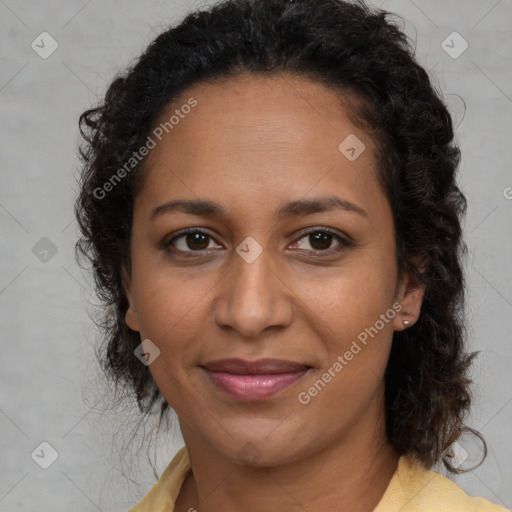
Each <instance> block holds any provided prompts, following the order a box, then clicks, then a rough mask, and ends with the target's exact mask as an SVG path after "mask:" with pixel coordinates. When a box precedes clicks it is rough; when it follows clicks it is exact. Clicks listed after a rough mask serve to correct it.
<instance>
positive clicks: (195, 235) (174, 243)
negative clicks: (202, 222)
mask: <svg viewBox="0 0 512 512" xmlns="http://www.w3.org/2000/svg"><path fill="white" fill-rule="evenodd" d="M212 240H213V238H212V237H211V236H210V235H208V234H207V233H204V232H203V231H199V230H198V229H191V230H190V231H184V232H182V233H181V234H179V235H177V236H175V237H174V238H172V239H171V240H170V241H169V243H168V244H167V245H169V246H171V247H172V248H173V249H175V250H176V251H182V252H188V253H190V252H199V251H204V250H206V249H208V248H209V247H210V243H211V242H212Z"/></svg>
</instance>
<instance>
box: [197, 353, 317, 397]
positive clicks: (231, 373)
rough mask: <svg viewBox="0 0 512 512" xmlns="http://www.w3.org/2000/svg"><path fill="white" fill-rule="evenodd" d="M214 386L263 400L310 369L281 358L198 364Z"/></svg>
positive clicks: (235, 393)
mask: <svg viewBox="0 0 512 512" xmlns="http://www.w3.org/2000/svg"><path fill="white" fill-rule="evenodd" d="M200 367H201V368H202V370H203V371H204V372H205V373H206V375H207V376H208V378H209V379H210V381H211V382H212V383H213V384H214V385H215V387H216V388H217V389H219V390H220V391H222V392H223V393H225V394H226V395H228V396H229V397H231V398H234V399H237V400H247V401H255V400H263V399H265V398H269V397H271V396H274V395H276V394H277V393H279V392H282V391H284V390H285V389H288V388H290V387H291V386H293V385H294V384H295V383H296V382H297V381H299V380H300V379H302V378H303V377H304V376H305V375H306V374H307V373H308V372H309V370H311V366H307V365H304V364H301V363H297V362H294V361H285V360H282V359H259V360H257V361H246V360H243V359H222V360H217V361H212V362H209V363H206V364H204V365H200Z"/></svg>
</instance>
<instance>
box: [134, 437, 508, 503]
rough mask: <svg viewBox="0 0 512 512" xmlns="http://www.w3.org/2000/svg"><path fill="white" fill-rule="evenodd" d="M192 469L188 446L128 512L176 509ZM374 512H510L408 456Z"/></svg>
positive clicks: (404, 458)
mask: <svg viewBox="0 0 512 512" xmlns="http://www.w3.org/2000/svg"><path fill="white" fill-rule="evenodd" d="M189 469H190V459H189V457H188V451H187V448H186V446H184V447H183V448H181V449H180V450H179V451H178V453H177V454H176V455H175V457H174V458H173V459H172V460H171V462H170V463H169V465H168V466H167V468H166V469H165V471H164V472H163V473H162V476H161V477H160V479H159V480H158V482H157V483H156V484H155V485H154V486H153V488H152V489H151V490H150V491H149V493H148V494H147V495H146V496H145V497H144V499H143V500H142V501H141V502H139V503H138V504H137V505H135V506H134V507H132V508H131V509H130V510H129V511H128V512H173V511H174V503H175V502H176V499H177V497H178V494H179V492H180V489H181V485H182V484H183V481H184V480H185V476H186V474H187V472H188V471H189ZM374 512H511V511H510V509H506V508H504V507H501V506H499V505H495V504H494V503H491V502H490V501H488V500H486V499H484V498H472V497H471V496H469V495H467V494H466V493H465V492H464V491H463V490H462V489H461V488H460V487H459V486H458V485H457V484H455V483H454V482H452V481H451V480H449V479H448V478H446V477H445V476H443V475H441V474H439V473H436V472H434V471H429V470H426V469H424V468H423V467H422V466H421V465H420V464H418V463H416V462H415V461H413V460H411V459H410V458H408V457H405V456H402V457H400V459H399V462H398V467H397V469H396V471H395V473H394V475H393V477H392V479H391V481H390V482H389V485H388V487H387V489H386V492H385V493H384V495H383V496H382V498H381V500H380V502H379V504H378V505H377V507H375V510H374Z"/></svg>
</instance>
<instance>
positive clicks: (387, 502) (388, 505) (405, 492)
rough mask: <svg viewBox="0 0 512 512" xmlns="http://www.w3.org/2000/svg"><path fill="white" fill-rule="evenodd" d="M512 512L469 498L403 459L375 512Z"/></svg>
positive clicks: (447, 480) (464, 493)
mask: <svg viewBox="0 0 512 512" xmlns="http://www.w3.org/2000/svg"><path fill="white" fill-rule="evenodd" d="M396 510H400V512H460V511H462V510H464V512H510V510H507V509H506V508H504V507H502V506H500V505H497V504H495V503H492V502H490V501H488V500H486V499H484V498H479V497H472V496H469V495H468V494H467V493H466V492H465V491H464V490H463V489H461V488H460V487H459V486H458V485H457V484H456V483H454V482H452V481H451V480H449V479H448V478H446V477H445V476H443V475H441V474H440V473H437V472H435V471H432V470H427V469H425V468H424V467H423V466H422V465H421V464H420V463H418V462H417V461H415V460H414V459H412V458H409V457H406V456H402V457H401V458H400V460H399V463H398V468H397V470H396V472H395V474H394V475H393V478H392V479H391V481H390V483H389V485H388V488H387V489H386V492H385V493H384V496H383V497H382V499H381V501H380V502H379V504H378V505H377V507H376V508H375V511H374V512H395V511H396Z"/></svg>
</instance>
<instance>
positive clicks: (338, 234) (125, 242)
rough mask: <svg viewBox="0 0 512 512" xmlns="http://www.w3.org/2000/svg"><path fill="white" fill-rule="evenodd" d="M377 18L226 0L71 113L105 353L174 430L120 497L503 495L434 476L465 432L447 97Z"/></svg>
mask: <svg viewBox="0 0 512 512" xmlns="http://www.w3.org/2000/svg"><path fill="white" fill-rule="evenodd" d="M386 15H387V13H385V12H382V11H377V10H371V9H369V8H368V7H367V6H365V5H364V3H362V2H361V3H346V2H343V1H341V0H292V1H290V0H228V1H225V2H223V3H220V4H218V5H216V6H214V7H212V8H211V9H209V10H205V11H201V12H196V13H193V14H191V15H189V16H188V17H187V18H186V19H185V20H184V21H183V22H182V23H181V24H180V25H179V26H177V27H175V28H171V29H169V30H167V31H165V32H164V33H162V34H161V35H159V36H158V37H157V38H156V39H155V41H154V42H152V43H151V44H150V46H149V47H148V49H147V50H146V51H145V53H144V54H143V55H142V56H141V57H140V59H139V60H138V62H137V63H136V65H135V66H133V67H132V68H131V69H130V70H129V71H128V72H127V73H126V74H125V75H124V76H121V77H118V78H117V79H116V80H115V81H114V82H113V83H112V84H111V86H110V88H109V90H108V92H107V94H106V97H105V101H104V102H103V104H102V105H100V106H99V107H97V108H95V109H92V110H89V111H87V112H85V113H84V114H83V115H82V117H81V129H82V134H83V136H84V137H85V139H86V144H85V145H84V147H83V148H82V154H83V158H84V170H83V174H82V181H81V191H80V196H79V198H78V200H77V204H76V215H77V218H78V221H79V223H80V227H81V230H82V239H81V240H80V241H79V242H78V244H77V248H78V249H79V252H81V253H82V254H83V255H85V256H87V257H88V258H89V259H90V261H91V262H92V263H93V268H94V272H95V278H96V284H97V290H98V293H99V294H100V296H101V297H102V298H103V300H104V301H105V303H106V304H108V305H109V308H108V310H107V313H106V316H105V319H104V324H103V325H104V329H105V334H106V338H107V341H108V344H107V352H106V354H105V369H106V370H107V371H108V372H109V374H110V375H111V376H112V377H113V379H114V380H115V381H116V383H117V382H124V383H127V384H129V385H130V386H131V387H132V388H133V390H134V392H135V394H136V397H137V400H138V403H139V406H140V409H141V411H142V412H143V413H145V414H148V413H149V412H150V411H151V410H154V408H155V406H157V405H158V404H160V420H162V419H163V418H164V417H165V416H166V415H168V414H169V411H170V408H171V407H172V410H174V411H175V412H176V414H177V417H178V419H179V425H180V429H181V432H182V434H183V439H184V441H185V446H184V447H183V448H182V449H181V450H180V451H179V452H178V454H177V455H176V457H175V458H174V459H173V460H172V461H171V462H170V464H169V465H168V467H167V469H166V470H165V472H164V473H163V475H162V476H161V478H160V480H159V481H158V483H157V484H156V485H155V486H154V488H153V489H152V490H151V492H150V493H149V494H148V495H147V496H146V497H145V498H144V499H143V500H142V501H141V502H140V503H139V504H138V505H137V506H135V507H134V508H132V509H131V510H132V512H142V511H148V512H149V511H151V512H164V511H172V510H174V511H176V512H184V511H192V510H200V511H201V512H210V511H218V510H244V511H245V512H252V511H262V510H287V511H299V510H300V511H303V510H308V511H311V512H312V511H319V510H337V511H351V512H356V511H357V512H369V511H372V510H376V511H378V512H388V511H396V510H402V511H413V510H414V511H420V510H422V511H423V510H429V511H436V510H439V511H441V510H443V511H445V510H457V511H460V510H464V511H470V510H472V511H500V510H505V509H504V508H503V507H501V506H498V505H495V504H493V503H491V502H489V501H487V500H485V499H483V498H473V497H470V496H468V495H467V494H466V493H465V492H464V491H463V490H462V489H460V488H459V487H457V486H456V485H455V484H454V483H452V482H451V481H450V480H448V479H447V478H445V477H444V476H442V475H440V474H438V473H436V472H434V471H432V467H433V466H434V465H435V464H436V463H438V462H440V461H443V463H444V464H445V466H446V467H447V468H448V469H449V470H450V471H453V472H460V471H461V470H462V469H463V462H464V453H465V450H464V446H463V444H461V443H462V441H461V435H462V434H463V433H464V432H468V431H469V432H473V434H474V435H477V436H480V435H479V433H478V432H475V431H473V430H472V429H468V428H467V427H465V425H464V423H463V419H464V415H465V414H466V413H467V412H468V411H469V407H470V403H471V400H470V391H469V384H470V382H471V381H470V380H469V379H468V377H467V371H468V369H469V367H470V364H471V361H472V359H473V357H474V356H475V354H467V353H466V352H465V351H464V319H463V299H464V276H463V271H462V264H461V257H462V255H463V251H464V243H463V240H462V239H461V224H460V223H461V219H462V217H463V215H464V212H465V207H466V203H465V198H464V196H463V194H462V193H461V192H460V190H459V189H458V187H457V184H456V169H457V166H458V163H459V150H458V148H457V147H456V146H455V145H454V144H453V127H452V121H451V118H450V115H449V113H448V111H447V109H446V107H445V105H444V104H443V102H442V101H441V100H440V98H439V96H438V95H437V93H436V92H435V91H434V89H433V88H432V86H431V84H430V81H429V78H428V76H427V74H426V72H425V70H424V69H423V68H422V67H421V66H419V65H418V64H417V63H416V61H415V60H414V57H413V50H412V49H411V47H410V46H409V43H408V41H407V39H406V36H405V35H404V34H403V32H401V31H400V30H399V28H398V27H397V26H396V25H394V24H393V23H391V22H390V21H389V20H388V19H387V16H386ZM457 440H459V441H460V443H457V442H456V441H457ZM484 446H485V444H484Z"/></svg>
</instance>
